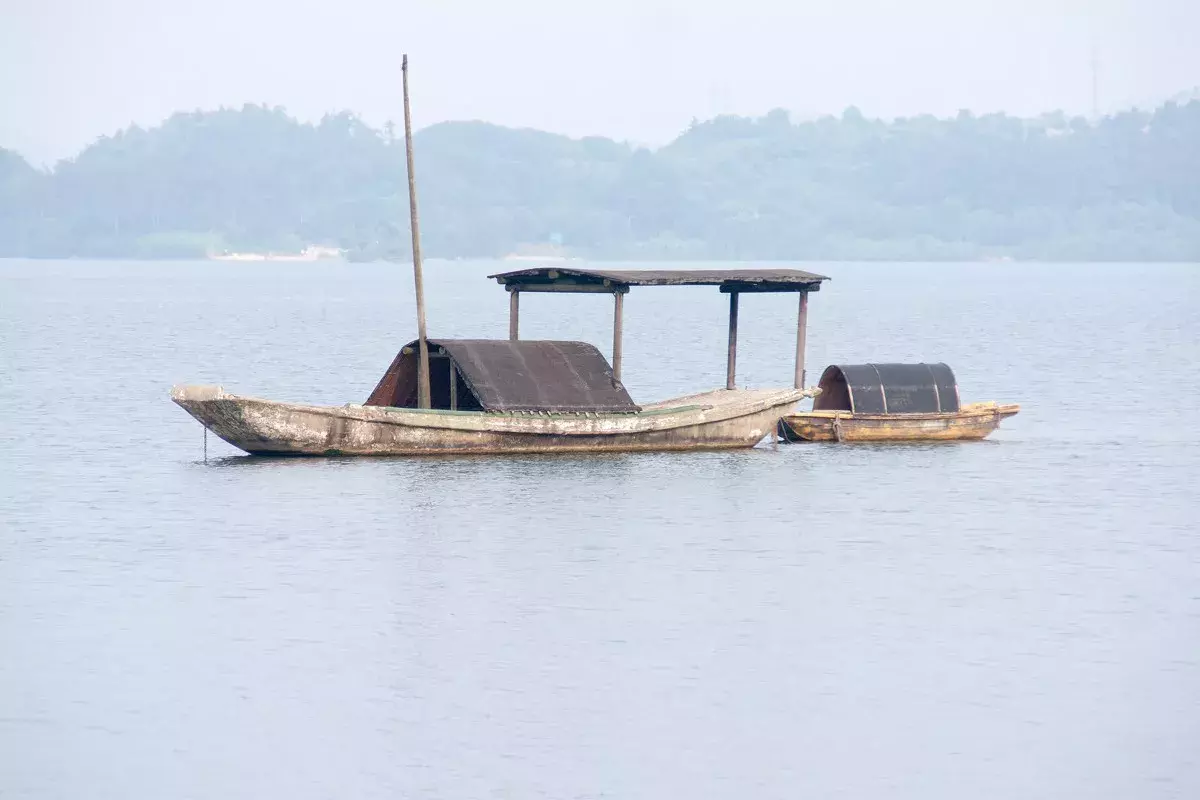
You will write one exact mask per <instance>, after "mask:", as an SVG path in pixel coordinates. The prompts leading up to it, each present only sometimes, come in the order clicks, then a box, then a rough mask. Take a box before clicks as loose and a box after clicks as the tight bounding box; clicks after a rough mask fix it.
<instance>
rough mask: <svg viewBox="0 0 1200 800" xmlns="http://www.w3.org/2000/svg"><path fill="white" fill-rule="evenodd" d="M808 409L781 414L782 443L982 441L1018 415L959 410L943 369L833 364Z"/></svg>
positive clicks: (974, 406)
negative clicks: (811, 405)
mask: <svg viewBox="0 0 1200 800" xmlns="http://www.w3.org/2000/svg"><path fill="white" fill-rule="evenodd" d="M818 386H819V388H820V394H819V395H818V396H817V399H816V401H815V402H814V403H813V410H812V411H809V412H803V413H799V414H789V415H785V416H784V417H782V418H781V419H780V420H779V431H778V432H779V436H780V438H782V439H783V440H784V441H787V442H898V441H908V442H917V441H939V440H955V439H957V440H963V439H983V438H985V437H986V436H988V435H989V434H990V433H991V432H992V431H994V430H996V428H997V427H998V426H999V425H1000V421H1001V420H1003V419H1006V418H1008V417H1011V416H1013V415H1014V414H1016V413H1018V412H1019V411H1020V406H1018V405H1015V404H1007V405H1001V404H998V403H995V402H986V403H971V404H968V405H960V403H959V396H958V383H957V381H956V380H955V377H954V372H953V371H952V370H951V369H950V367H948V366H946V365H945V364H940V363H939V364H835V365H832V366H830V367H828V368H826V370H825V372H824V373H822V375H821V380H820V382H819V384H818Z"/></svg>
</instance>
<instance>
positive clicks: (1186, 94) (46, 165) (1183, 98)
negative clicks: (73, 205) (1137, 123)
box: [0, 86, 1200, 169]
mask: <svg viewBox="0 0 1200 800" xmlns="http://www.w3.org/2000/svg"><path fill="white" fill-rule="evenodd" d="M1192 100H1200V86H1196V87H1193V88H1192V89H1190V90H1184V91H1181V92H1177V93H1176V94H1175V95H1172V96H1170V97H1166V98H1163V100H1162V101H1161V102H1160V103H1157V104H1153V105H1143V106H1129V107H1128V108H1120V109H1113V110H1111V111H1109V112H1106V113H1102V114H1101V115H1100V116H1099V117H1091V116H1088V115H1085V114H1071V113H1069V112H1068V111H1067V110H1066V109H1062V108H1052V109H1045V110H1044V111H1042V112H1039V113H1034V114H1030V115H1015V114H1009V113H1008V112H1006V111H1004V110H997V111H991V112H985V113H983V114H976V112H974V111H973V110H972V109H969V108H964V109H959V111H957V112H955V113H952V114H945V115H936V114H931V113H929V112H915V113H913V114H907V115H898V116H893V117H883V116H872V115H866V114H864V116H865V117H866V118H867V119H868V120H877V121H882V122H887V123H893V122H896V121H897V120H901V119H904V118H918V117H925V116H932V117H935V118H936V119H939V120H949V119H952V118H954V117H957V116H958V115H959V114H962V113H969V114H973V115H976V116H986V115H989V114H997V115H1001V116H1009V117H1013V118H1015V119H1026V120H1034V119H1038V118H1041V117H1045V116H1050V115H1054V114H1063V115H1064V116H1065V117H1066V118H1067V119H1074V118H1079V117H1082V118H1086V119H1088V120H1089V121H1093V122H1094V121H1096V119H1098V118H1104V117H1112V116H1116V115H1118V114H1121V113H1124V112H1129V111H1154V110H1155V109H1156V108H1159V107H1161V106H1163V105H1165V104H1167V103H1170V102H1182V103H1186V102H1190V101H1192ZM247 106H256V107H260V108H265V109H271V110H280V111H282V112H283V113H284V114H286V115H287V116H288V117H290V118H292V119H294V120H295V121H296V122H298V123H300V124H309V125H312V124H317V123H319V122H320V121H321V119H323V118H326V117H336V116H340V115H345V114H349V115H351V116H353V117H355V118H356V119H360V120H362V121H363V122H364V124H366V125H367V126H368V127H369V128H371V129H372V130H374V131H376V132H378V133H383V132H385V131H386V129H387V127H388V126H389V125H391V126H394V129H395V131H396V132H397V136H402V135H403V129H402V115H401V118H398V119H391V118H388V119H385V120H383V122H382V123H380V124H378V125H375V124H372V123H371V121H370V120H367V119H365V117H364V115H362V114H361V113H359V112H357V111H355V110H354V109H349V108H343V109H333V110H329V111H326V112H324V113H322V114H320V115H318V116H317V117H315V118H304V117H300V116H298V115H296V114H293V113H292V112H291V110H290V109H288V108H287V107H286V106H283V105H279V104H271V103H265V102H264V103H249V102H248V103H244V104H242V105H240V106H227V105H222V106H217V107H215V108H194V109H179V110H177V111H173V112H171V113H170V114H168V115H167V116H165V117H163V118H162V119H160V120H157V121H155V122H153V123H150V124H147V125H143V124H139V123H134V122H131V123H130V124H128V125H126V126H124V127H122V128H118V129H117V130H114V131H111V132H108V133H102V134H98V135H97V136H95V137H94V138H92V139H91V140H90V141H88V142H86V143H84V144H83V145H82V146H81V147H80V148H79V150H77V151H75V152H73V153H69V154H66V155H64V156H62V157H60V158H58V159H55V160H54V161H53V162H44V161H43V162H39V161H37V160H35V159H33V158H31V157H30V156H29V155H28V154H27V153H23V152H22V151H21V150H19V149H17V148H14V147H8V146H6V145H5V143H4V142H0V149H6V150H9V151H10V152H15V153H17V154H19V155H21V156H22V157H23V158H25V159H26V160H27V161H28V162H29V163H30V164H31V165H33V166H35V167H39V168H41V169H53V168H54V166H55V164H56V163H57V162H59V161H69V160H71V159H74V158H77V157H78V156H79V155H80V154H82V153H83V152H84V151H85V150H87V148H89V147H91V146H92V145H94V144H96V143H97V142H100V141H103V140H104V139H111V138H113V137H116V136H120V135H121V134H123V133H125V132H127V131H130V130H135V129H140V130H145V131H149V130H154V129H157V128H160V127H161V126H163V125H164V124H166V123H167V122H168V121H169V120H170V119H171V118H172V117H174V116H176V115H180V114H184V115H186V114H209V113H214V112H218V111H239V110H241V109H244V108H246V107H247ZM778 111H784V112H786V113H787V114H788V117H789V121H790V122H791V123H792V124H802V123H805V122H813V121H816V120H819V119H826V118H841V117H843V116H844V115H845V114H846V113H848V112H853V111H858V112H859V113H861V112H862V110H861V109H860V108H859V107H858V106H856V105H854V104H850V105H848V106H846V107H845V108H844V109H842V110H841V111H837V112H829V113H821V114H816V113H813V114H800V113H798V112H796V111H794V110H792V109H786V108H781V107H777V108H771V109H767V110H766V111H764V112H763V113H762V114H746V115H740V114H725V113H723V114H717V115H714V116H712V117H704V118H701V117H692V118H691V120H689V121H688V123H686V124H685V125H684V126H683V127H681V128H680V129H679V130H678V131H676V132H675V133H674V134H672V135H671V136H669V137H667V138H665V139H663V140H660V141H654V142H647V141H639V140H634V139H623V138H620V137H615V136H609V135H606V134H604V133H582V134H570V133H562V132H559V131H547V130H542V129H539V128H534V127H532V126H528V125H506V124H503V123H499V122H494V121H492V120H487V119H478V118H476V119H447V120H439V121H437V122H431V123H429V124H427V125H423V126H418V127H415V128H414V130H413V133H414V135H415V134H418V133H421V132H422V131H424V130H427V129H429V128H434V127H437V126H439V125H453V124H482V125H490V126H495V127H497V128H504V129H508V130H514V131H537V132H541V133H549V134H552V135H555V136H562V137H565V138H568V139H572V140H582V139H592V138H600V139H608V140H611V141H614V142H616V143H618V144H623V145H627V146H630V147H635V148H640V147H645V148H647V149H650V150H656V149H658V148H661V147H665V146H667V145H669V144H670V143H671V142H673V141H675V140H676V139H678V138H679V137H680V136H682V135H683V134H685V133H686V132H687V131H688V130H689V129H690V128H691V127H693V126H694V125H696V124H703V123H707V122H712V121H714V120H717V119H719V118H721V117H745V118H748V119H761V118H765V117H766V116H768V115H769V114H771V113H772V112H778Z"/></svg>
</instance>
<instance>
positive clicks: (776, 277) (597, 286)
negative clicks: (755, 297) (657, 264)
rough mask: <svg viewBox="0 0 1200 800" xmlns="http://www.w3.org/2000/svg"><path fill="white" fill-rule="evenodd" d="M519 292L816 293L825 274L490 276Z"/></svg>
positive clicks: (569, 270) (573, 271) (542, 272)
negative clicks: (671, 289)
mask: <svg viewBox="0 0 1200 800" xmlns="http://www.w3.org/2000/svg"><path fill="white" fill-rule="evenodd" d="M488 277H489V278H495V279H496V281H498V282H499V283H501V284H503V285H505V286H507V287H509V288H516V289H520V290H522V291H538V290H539V289H546V290H549V289H558V290H560V291H571V290H575V291H613V288H614V287H616V288H617V289H622V288H625V289H627V288H628V287H630V286H720V287H721V290H722V291H759V292H798V291H817V290H818V289H820V288H821V282H822V281H827V280H829V278H828V277H826V276H825V275H817V274H816V273H813V272H804V271H803V270H798V269H579V268H576V267H562V266H555V267H533V268H530V269H520V270H515V271H513V272H501V273H499V274H496V275H489V276H488Z"/></svg>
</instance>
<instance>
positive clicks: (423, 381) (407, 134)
mask: <svg viewBox="0 0 1200 800" xmlns="http://www.w3.org/2000/svg"><path fill="white" fill-rule="evenodd" d="M400 65H401V66H400V70H401V72H402V73H403V74H404V152H405V155H406V157H407V158H408V211H409V216H410V222H411V225H412V250H413V282H414V283H415V284H416V290H417V340H418V343H419V349H420V353H419V359H420V360H419V361H418V363H417V405H418V406H419V407H420V408H429V405H430V403H429V343H428V342H426V341H425V279H424V278H423V277H422V275H421V231H420V229H419V228H418V227H417V180H416V177H415V176H414V175H413V148H412V113H411V112H410V111H409V110H408V54H407V53H405V54H404V59H403V60H402V61H401V62H400Z"/></svg>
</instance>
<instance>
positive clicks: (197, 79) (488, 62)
mask: <svg viewBox="0 0 1200 800" xmlns="http://www.w3.org/2000/svg"><path fill="white" fill-rule="evenodd" d="M4 17H5V19H4V22H5V24H4V25H3V26H0V102H2V103H3V107H4V108H5V110H6V113H5V114H4V115H3V116H2V117H0V147H5V148H8V149H11V150H14V151H16V152H19V153H21V154H22V155H23V156H25V157H26V158H27V159H28V160H29V161H30V162H31V163H34V164H41V165H50V164H53V163H54V162H55V161H58V160H60V159H62V158H69V157H72V156H74V155H75V154H77V153H79V152H80V151H81V150H83V149H84V148H85V147H87V146H88V144H90V143H92V142H94V141H95V140H97V139H98V138H101V137H103V136H110V135H112V134H113V133H115V132H117V131H120V130H124V129H126V128H128V127H129V126H131V125H136V126H139V127H141V128H153V127H155V126H157V125H159V124H160V123H161V122H163V121H164V120H165V119H167V118H168V117H169V116H170V115H171V114H173V113H175V112H178V111H184V112H187V111H192V110H210V109H216V108H220V107H228V108H240V107H242V106H243V105H245V104H247V103H255V104H259V103H265V104H267V105H269V106H271V107H283V108H285V109H287V111H288V113H289V114H290V115H292V116H294V117H295V118H296V119H298V120H301V121H305V122H314V121H316V120H319V119H320V118H321V117H322V116H323V115H324V114H326V113H337V112H338V111H339V110H343V109H346V110H351V111H352V112H353V113H355V114H357V115H359V116H360V117H361V118H362V119H363V120H364V122H366V123H367V124H369V125H370V126H371V127H373V128H376V129H380V128H382V127H383V125H384V124H385V122H386V121H387V120H389V119H391V120H398V119H399V118H400V116H401V112H400V96H399V95H400V91H399V88H400V86H399V77H400V69H399V66H400V64H399V62H400V55H401V52H402V51H407V52H408V53H409V54H410V56H411V57H412V63H413V116H414V125H415V127H416V128H417V129H423V128H426V127H429V126H430V125H433V124H436V123H439V122H447V121H466V120H479V121H486V122H489V123H492V124H496V125H500V126H504V127H510V128H529V129H536V130H542V131H547V132H551V133H557V134H562V135H566V136H571V137H576V138H578V137H583V136H603V137H606V138H611V139H615V140H618V141H626V142H630V143H634V144H639V145H645V146H651V147H654V146H659V145H662V144H665V143H666V142H668V141H670V140H671V139H673V138H674V137H675V136H676V135H678V134H679V133H680V132H682V131H683V130H685V129H686V128H687V126H688V123H689V121H690V120H692V119H693V118H694V119H698V120H706V119H712V118H714V117H717V116H721V115H728V114H733V115H739V116H751V117H758V116H762V115H764V114H766V113H767V112H768V111H770V110H772V109H775V108H782V109H786V110H788V111H789V112H790V113H791V115H792V117H793V119H796V120H804V119H810V118H815V117H820V116H825V115H834V116H838V115H840V114H841V112H842V111H843V110H844V109H846V108H847V107H850V106H853V107H855V108H858V109H859V110H860V111H861V112H862V113H863V114H864V115H866V116H867V117H871V118H879V119H884V120H889V119H895V118H898V117H911V116H917V115H920V114H926V113H927V114H931V115H934V116H937V117H940V118H945V117H949V116H953V115H955V114H956V113H958V111H959V110H960V109H966V110H969V111H971V112H972V113H974V114H976V115H984V114H987V113H995V112H1004V113H1006V114H1009V115H1011V116H1016V117H1022V118H1030V117H1036V116H1038V115H1040V114H1042V113H1046V112H1053V111H1057V110H1061V111H1063V112H1064V113H1066V114H1067V115H1068V116H1077V115H1082V116H1089V117H1090V116H1093V115H1094V114H1095V113H1097V112H1098V113H1099V114H1111V113H1115V112H1119V111H1121V110H1124V109H1128V108H1133V107H1138V108H1143V109H1148V108H1153V107H1156V106H1158V105H1160V104H1162V103H1163V102H1165V101H1167V100H1169V99H1170V98H1172V97H1174V96H1177V95H1179V94H1181V93H1182V94H1186V93H1188V92H1191V91H1192V90H1193V87H1196V86H1197V85H1200V51H1197V50H1196V48H1194V47H1193V46H1192V44H1191V42H1190V38H1191V37H1190V34H1189V32H1190V31H1194V30H1196V29H1200V7H1198V6H1197V5H1196V4H1192V3H1187V2H1184V0H1158V2H1152V3H1133V2H1124V1H1122V0H1110V1H1109V2H1099V3H1083V2H1078V0H1058V2H1050V3H1035V2H1033V0H1016V1H1014V2H1009V3H1005V4H992V3H977V4H972V5H971V6H970V7H967V5H966V4H961V3H951V2H948V0H915V2H913V3H909V4H906V5H904V6H903V7H899V6H893V5H892V4H889V3H886V2H884V1H883V0H859V1H858V2H853V3H846V4H841V5H840V6H838V7H836V8H829V7H823V6H820V7H818V6H809V7H805V6H803V5H799V4H791V3H782V2H779V1H778V0H753V2H747V3H743V4H741V5H740V6H739V11H738V14H737V15H736V16H735V17H731V16H730V15H729V14H728V13H727V12H726V11H725V9H724V7H718V6H716V5H715V4H709V3H704V2H693V3H688V4H684V3H681V2H676V1H675V0H647V1H646V2H636V3H635V2H633V0H614V2H610V3H607V4H605V6H604V10H603V12H602V13H597V12H595V11H593V10H591V9H588V8H578V7H563V6H561V5H559V4H553V3H548V2H541V1H540V0H515V1H514V2H513V3H509V4H506V5H505V6H504V7H503V8H499V7H494V6H491V5H489V4H467V5H466V6H463V5H458V6H455V7H453V8H450V7H447V6H442V5H438V6H427V5H423V4H412V3H408V4H388V3H383V2H381V0H347V1H346V2H343V3H341V4H339V5H338V7H337V8H336V9H330V8H329V7H327V6H325V5H324V4H320V3H316V2H304V1H303V0H302V1H301V2H297V3H291V4H287V5H283V4H280V3H278V2H274V1H273V0H263V2H252V3H238V2H234V0H213V2H210V3H208V4H206V5H205V6H203V7H194V6H188V5H184V4H180V3H171V2H166V3H160V4H155V3H146V2H142V1H141V0H109V2H105V3H103V4H96V5H92V4H85V3H82V2H79V0H45V2H42V3H40V4H39V5H38V6H37V7H36V8H24V9H21V10H19V11H14V10H9V11H7V12H5V14H4Z"/></svg>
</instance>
